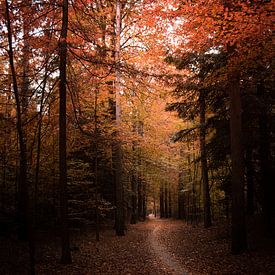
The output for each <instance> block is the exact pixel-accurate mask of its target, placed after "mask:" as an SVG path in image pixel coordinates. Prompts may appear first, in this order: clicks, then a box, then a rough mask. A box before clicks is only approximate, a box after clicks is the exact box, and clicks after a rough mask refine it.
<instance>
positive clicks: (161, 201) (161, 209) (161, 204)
mask: <svg viewBox="0 0 275 275" xmlns="http://www.w3.org/2000/svg"><path fill="white" fill-rule="evenodd" d="M159 212H160V218H164V188H163V183H161V186H160V191H159Z"/></svg>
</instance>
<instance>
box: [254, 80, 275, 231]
mask: <svg viewBox="0 0 275 275" xmlns="http://www.w3.org/2000/svg"><path fill="white" fill-rule="evenodd" d="M257 89H258V95H259V97H260V99H261V105H262V106H261V109H260V115H259V130H260V174H261V187H262V192H263V203H262V206H263V216H264V223H265V231H266V234H267V235H271V234H272V203H273V202H272V198H274V197H273V196H272V195H274V194H272V184H273V182H272V177H271V155H270V152H271V147H270V135H271V130H270V118H269V110H268V103H267V100H266V99H265V94H264V92H265V91H264V85H263V83H260V84H259V85H258V87H257Z"/></svg>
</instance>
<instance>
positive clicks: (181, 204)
mask: <svg viewBox="0 0 275 275" xmlns="http://www.w3.org/2000/svg"><path fill="white" fill-rule="evenodd" d="M183 191H184V190H183V172H179V179H178V218H179V219H185V218H186V217H185V209H184V192H183Z"/></svg>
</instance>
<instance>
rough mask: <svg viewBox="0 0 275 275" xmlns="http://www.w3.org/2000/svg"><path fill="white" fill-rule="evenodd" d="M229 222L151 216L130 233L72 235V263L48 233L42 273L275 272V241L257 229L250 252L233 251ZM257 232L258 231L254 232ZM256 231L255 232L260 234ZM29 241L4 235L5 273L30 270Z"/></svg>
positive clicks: (0, 267) (0, 252) (0, 245)
mask: <svg viewBox="0 0 275 275" xmlns="http://www.w3.org/2000/svg"><path fill="white" fill-rule="evenodd" d="M227 228H228V227H226V226H225V225H223V226H221V225H219V226H216V225H214V226H212V227H211V228H209V229H204V228H202V227H201V226H195V227H194V226H192V225H189V224H186V223H184V222H183V221H178V220H170V219H169V220H159V219H150V220H148V221H146V222H141V223H138V224H136V225H129V226H128V229H127V232H126V236H124V237H116V236H115V234H114V231H113V230H111V229H105V230H103V231H102V232H101V236H100V242H96V241H95V234H94V231H91V230H81V231H78V232H77V231H74V232H73V234H72V258H73V263H72V264H70V265H66V266H64V265H61V264H59V263H58V259H59V257H60V249H59V240H58V238H56V239H53V237H52V236H48V237H46V236H43V242H41V243H40V244H39V247H38V249H37V255H36V257H37V265H36V271H37V274H66V275H67V274H75V275H82V274H114V275H115V274H125V275H126V274H149V275H150V274H152V275H161V274H168V275H169V274H175V275H178V274H180V275H184V274H275V253H274V250H275V249H274V240H273V241H271V240H270V239H269V240H268V239H259V240H257V232H254V233H253V232H252V233H251V234H252V235H251V236H250V239H252V240H253V242H250V244H249V246H250V247H249V250H248V252H246V253H244V254H242V255H238V256H233V255H231V254H230V253H229V234H228V230H227ZM253 234H254V235H253ZM255 234H256V235H255ZM26 251H27V249H26V244H24V243H18V242H16V241H15V240H11V239H9V240H8V239H7V238H5V239H4V238H0V274H27V271H26V270H27V264H26V263H27V262H28V261H27V253H26Z"/></svg>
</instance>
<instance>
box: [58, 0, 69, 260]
mask: <svg viewBox="0 0 275 275" xmlns="http://www.w3.org/2000/svg"><path fill="white" fill-rule="evenodd" d="M67 33H68V0H63V2H62V29H61V35H60V40H59V59H60V61H59V62H60V63H59V74H60V75H59V78H60V80H59V97H60V98H59V186H60V219H61V238H62V246H61V247H62V254H61V263H63V264H69V263H71V262H72V259H71V251H70V236H69V226H68V194H67V125H66V124H67V123H66V121H67V119H66V104H67V103H66V101H67V100H66V96H67V87H66V85H67Z"/></svg>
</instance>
